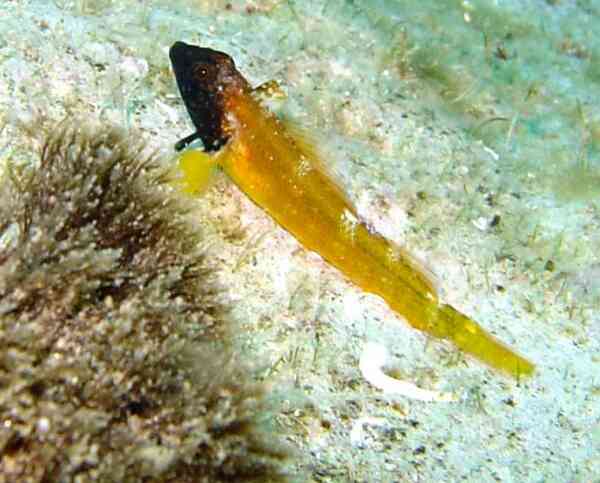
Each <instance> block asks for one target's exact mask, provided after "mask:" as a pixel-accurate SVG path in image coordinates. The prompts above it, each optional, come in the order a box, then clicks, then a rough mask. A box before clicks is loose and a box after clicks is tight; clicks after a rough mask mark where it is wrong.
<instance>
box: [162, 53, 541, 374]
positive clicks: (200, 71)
mask: <svg viewBox="0 0 600 483" xmlns="http://www.w3.org/2000/svg"><path fill="white" fill-rule="evenodd" d="M169 55H170V58H171V63H172V66H173V71H174V73H175V77H176V80H177V85H178V87H179V91H180V93H181V97H182V99H183V102H184V103H185V106H186V108H187V111H188V113H189V115H190V117H191V119H192V122H193V124H194V126H195V128H196V132H194V133H193V134H191V135H190V136H187V137H186V138H184V139H182V140H181V141H179V142H178V143H177V144H176V146H175V147H176V149H177V150H178V151H179V150H182V149H183V148H185V147H186V146H187V145H188V144H190V143H191V142H192V141H194V140H195V139H201V140H202V142H203V145H204V151H199V150H192V149H190V150H188V151H186V152H185V153H184V154H183V155H182V156H181V157H180V168H181V171H182V172H183V182H184V188H185V189H186V190H187V191H191V192H193V191H196V190H199V189H200V188H201V185H202V184H203V183H204V182H205V180H206V177H207V176H206V173H207V171H209V170H210V169H211V168H212V167H216V166H219V167H220V168H221V169H222V170H223V171H224V172H225V173H226V174H227V176H228V177H229V178H230V179H231V180H232V181H233V182H234V183H235V184H236V185H237V186H238V187H239V188H240V190H241V191H243V192H244V193H245V194H246V195H247V196H248V197H249V198H250V199H251V200H252V201H253V202H254V203H256V204H257V205H258V206H259V207H261V208H262V209H263V210H264V211H265V212H267V213H268V214H269V215H270V216H271V217H272V218H273V219H274V220H275V221H276V222H277V223H278V224H279V225H281V226H282V227H283V228H284V229H286V230H287V231H288V232H289V233H291V234H292V235H293V236H294V237H295V238H296V239H297V240H298V241H299V242H300V243H301V244H302V245H303V246H304V247H305V248H306V249H308V250H312V251H314V252H316V253H318V254H319V255H320V256H321V257H322V258H324V259H325V260H326V261H327V262H328V263H330V264H331V265H333V266H334V267H336V268H337V269H339V270H340V271H341V272H342V273H343V274H344V275H345V276H346V277H348V278H349V279H350V280H351V281H352V282H353V283H355V284H356V285H358V286H359V287H360V288H361V289H363V290H365V291H366V292H370V293H373V294H376V295H378V296H380V297H382V298H383V299H384V300H385V301H386V302H387V304H388V305H389V306H390V307H391V308H392V309H393V310H394V311H395V312H397V313H398V314H399V315H400V316H402V317H404V318H405V319H406V320H407V321H408V322H409V323H410V324H411V325H412V326H413V327H415V328H416V329H419V330H421V331H424V332H426V333H427V334H430V335H432V336H433V337H436V338H439V339H446V340H448V341H451V342H452V343H453V344H454V345H455V346H456V347H458V348H459V349H460V350H462V351H464V352H465V353H467V354H470V355H472V356H474V357H476V358H477V359H479V360H481V361H483V362H484V363H486V364H488V365H490V366H491V367H493V368H496V369H499V370H502V371H504V372H507V373H508V374H510V375H512V376H514V377H519V376H524V375H529V374H531V373H533V371H534V365H533V364H532V363H531V362H529V361H528V360H527V359H525V358H524V357H522V356H520V355H518V354H517V353H515V352H513V351H512V350H511V349H509V348H508V347H506V346H505V345H504V344H502V343H501V342H499V341H498V340H497V339H496V338H494V337H493V336H492V335H490V334H488V333H487V332H485V331H484V330H483V329H482V328H481V327H480V326H479V325H478V324H477V323H476V322H475V321H473V320H471V319H470V318H469V317H467V316H466V315H464V314H462V313H461V312H459V311H458V310H456V309H454V308H453V307H452V306H451V305H447V304H444V303H442V302H441V301H440V300H439V298H438V295H437V293H436V290H435V286H434V283H433V281H432V280H431V279H430V277H429V276H428V275H427V273H426V271H425V270H423V269H422V268H421V267H420V265H419V264H418V263H417V262H416V261H415V259H414V258H413V257H412V256H410V254H409V253H407V252H406V251H405V250H404V249H402V248H401V247H399V246H397V245H396V244H394V243H393V242H391V241H389V240H387V239H386V238H384V237H383V236H382V235H380V234H378V233H376V232H375V231H374V230H373V229H372V228H371V227H370V226H369V225H367V224H366V223H365V222H363V220H362V219H361V217H360V216H359V215H358V214H357V211H356V209H355V208H354V206H353V204H352V203H351V202H350V201H349V200H348V197H347V196H346V194H345V193H344V192H343V190H342V189H341V188H340V187H339V185H338V184H337V183H336V182H335V181H334V180H333V179H332V178H331V176H330V175H328V174H327V172H326V170H325V169H323V164H322V162H321V160H320V159H319V156H318V154H317V152H316V150H315V149H314V147H313V146H312V145H311V143H309V142H307V141H306V139H305V138H303V137H302V136H300V135H298V133H297V130H295V129H291V128H289V127H288V125H286V124H285V123H284V122H282V121H281V120H279V119H278V118H277V117H276V116H275V115H274V114H273V113H271V112H270V111H269V110H267V109H266V108H265V107H264V106H263V105H262V103H261V102H260V99H259V98H258V96H257V95H256V93H255V90H253V89H252V87H251V86H250V84H249V83H248V82H247V81H246V79H245V78H244V77H243V76H242V74H241V73H240V72H239V71H238V70H237V69H236V67H235V63H234V61H233V59H232V58H231V57H230V56H229V55H227V54H225V53H223V52H218V51H215V50H212V49H209V48H202V47H197V46H193V45H188V44H186V43H184V42H175V44H173V46H172V47H171V49H170V52H169Z"/></svg>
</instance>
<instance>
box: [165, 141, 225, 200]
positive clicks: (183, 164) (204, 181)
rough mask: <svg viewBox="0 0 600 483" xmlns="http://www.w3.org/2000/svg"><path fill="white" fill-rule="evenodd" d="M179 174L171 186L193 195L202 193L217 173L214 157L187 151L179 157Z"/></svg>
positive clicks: (191, 150) (192, 150)
mask: <svg viewBox="0 0 600 483" xmlns="http://www.w3.org/2000/svg"><path fill="white" fill-rule="evenodd" d="M178 164H179V173H178V177H177V178H176V179H175V180H174V181H173V184H174V185H175V186H177V187H178V188H179V189H181V190H182V191H183V192H185V193H188V194H193V195H200V194H202V193H204V192H205V191H206V190H207V189H208V188H209V187H210V185H211V181H212V180H213V179H214V174H215V173H216V171H217V167H218V165H217V162H216V161H215V159H214V157H213V156H211V155H210V154H208V153H205V152H203V151H198V150H195V149H189V150H187V151H185V152H184V153H183V154H181V155H180V156H179V163H178Z"/></svg>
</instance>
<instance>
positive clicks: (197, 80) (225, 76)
mask: <svg viewBox="0 0 600 483" xmlns="http://www.w3.org/2000/svg"><path fill="white" fill-rule="evenodd" d="M169 57H170V58H171V65H172V66H173V71H174V73H175V78H176V79H177V85H178V87H179V92H180V93H181V98H182V99H183V102H184V103H185V107H186V108H187V111H188V113H189V115H190V117H191V119H192V122H193V123H194V126H195V127H196V130H197V132H196V133H195V134H193V135H192V136H188V138H186V140H188V141H191V140H192V139H193V138H198V137H199V138H201V139H202V142H203V143H204V149H205V151H217V150H219V149H220V148H221V146H223V145H224V144H225V143H226V142H227V140H228V139H229V132H228V131H229V129H228V125H227V119H226V116H225V110H226V107H225V104H226V102H225V101H226V98H227V96H228V95H232V94H233V93H236V92H239V91H240V90H246V89H249V88H250V86H249V84H248V83H247V82H246V80H245V79H244V78H243V77H242V75H241V74H240V73H239V72H238V70H237V69H236V68H235V63H234V62H233V59H232V58H231V57H230V56H229V55H227V54H225V53H223V52H219V51H216V50H212V49H208V48H203V47H197V46H195V45H188V44H186V43H184V42H175V43H174V44H173V45H172V47H171V49H170V51H169ZM184 141H185V140H183V141H181V142H182V143H183V142H184ZM185 144H186V143H184V145H185ZM182 147H183V146H182Z"/></svg>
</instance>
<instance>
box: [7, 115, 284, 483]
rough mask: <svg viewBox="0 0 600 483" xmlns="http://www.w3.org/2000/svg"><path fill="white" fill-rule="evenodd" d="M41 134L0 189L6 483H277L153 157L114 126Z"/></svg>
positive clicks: (257, 394)
mask: <svg viewBox="0 0 600 483" xmlns="http://www.w3.org/2000/svg"><path fill="white" fill-rule="evenodd" d="M42 136H43V137H44V138H45V139H43V140H42V148H41V155H40V159H39V165H37V166H36V167H35V168H31V169H17V168H16V167H14V168H10V167H9V168H8V169H7V170H6V173H7V174H6V175H5V176H4V178H3V179H2V180H1V182H0V190H1V195H2V199H3V200H4V201H3V203H2V205H1V206H0V347H1V348H2V349H1V351H0V475H2V476H1V477H0V479H2V480H3V479H4V478H6V480H7V481H32V482H35V481H71V480H75V479H77V481H119V482H120V481H142V480H143V481H180V482H185V481H194V482H198V481H202V482H218V481H234V480H235V481H280V480H282V479H283V476H282V474H281V472H280V469H279V467H278V462H279V460H281V459H283V458H284V457H285V456H286V452H285V451H284V450H283V449H282V447H281V446H280V445H279V444H278V442H277V439H276V437H275V436H273V435H272V434H271V433H269V432H266V431H264V428H260V423H259V421H260V420H261V419H263V418H264V417H265V415H266V414H268V413H266V411H267V409H266V403H265V398H264V394H263V390H262V389H261V387H260V386H257V385H255V384H253V383H250V382H245V381H249V380H250V378H251V377H250V372H249V370H248V369H245V368H244V366H243V365H240V364H239V362H238V361H236V360H235V358H234V357H233V355H232V350H231V347H230V345H231V344H229V343H228V342H227V341H228V340H229V338H228V335H227V334H228V333H230V331H231V328H230V327H228V325H229V324H228V319H227V312H226V310H225V309H226V307H224V306H222V304H221V302H220V301H219V300H220V299H219V294H218V291H217V290H216V289H215V283H214V281H213V280H212V275H211V273H212V272H211V270H210V264H209V263H208V260H205V259H204V258H203V255H202V253H199V252H198V250H197V248H196V247H197V246H198V241H199V236H198V235H197V234H196V231H195V230H192V229H191V227H190V226H189V225H188V224H187V222H186V213H185V209H184V207H183V205H181V203H182V201H181V200H178V199H177V198H175V197H174V193H173V191H172V190H171V189H170V188H169V187H168V186H167V185H166V184H165V182H164V176H163V171H162V170H161V169H160V167H159V160H158V159H157V157H156V156H155V155H153V154H145V153H146V151H147V149H146V146H145V144H144V142H143V141H140V140H136V139H134V138H133V137H132V136H131V135H130V136H125V135H124V134H123V133H121V132H120V131H118V130H117V129H114V128H106V127H99V128H89V127H83V128H82V127H80V126H76V125H75V124H73V123H69V124H63V125H61V126H59V127H58V128H55V129H53V130H51V131H50V132H49V133H46V134H43V135H42Z"/></svg>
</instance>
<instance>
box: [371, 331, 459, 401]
mask: <svg viewBox="0 0 600 483" xmlns="http://www.w3.org/2000/svg"><path fill="white" fill-rule="evenodd" d="M387 358H388V351H387V349H386V348H385V347H384V346H383V345H381V344H376V343H374V342H369V343H367V344H366V345H365V347H364V348H363V352H362V354H361V356H360V371H361V372H362V375H363V377H364V378H365V379H366V380H367V381H369V383H371V384H372V385H373V386H375V387H376V388H377V389H381V390H382V391H383V392H384V393H385V394H387V395H399V396H405V397H408V398H410V399H416V400H418V401H436V402H451V401H456V397H455V396H454V395H453V394H452V393H449V392H440V391H428V390H427V389H421V388H419V387H417V386H415V385H414V384H413V383H411V382H407V381H401V380H399V379H394V378H393V377H390V376H388V375H387V374H385V373H384V372H383V371H382V370H381V368H382V367H383V366H384V365H385V363H386V360H387Z"/></svg>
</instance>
